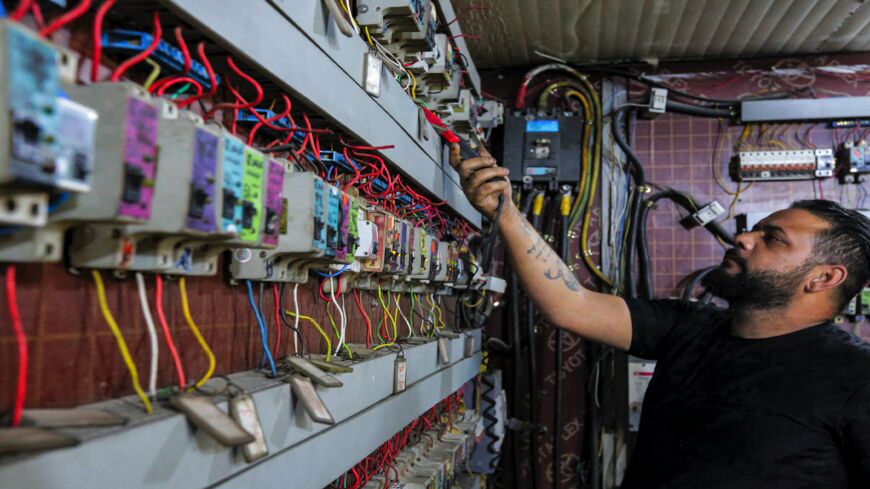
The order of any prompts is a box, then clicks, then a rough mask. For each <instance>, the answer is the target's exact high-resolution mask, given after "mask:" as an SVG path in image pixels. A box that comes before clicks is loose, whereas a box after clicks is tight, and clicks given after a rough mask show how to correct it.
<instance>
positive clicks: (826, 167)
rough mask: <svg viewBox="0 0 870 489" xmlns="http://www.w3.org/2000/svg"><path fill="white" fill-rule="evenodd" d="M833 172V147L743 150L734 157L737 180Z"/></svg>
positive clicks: (821, 175) (808, 176) (802, 177)
mask: <svg viewBox="0 0 870 489" xmlns="http://www.w3.org/2000/svg"><path fill="white" fill-rule="evenodd" d="M833 175H834V152H833V150H831V149H801V150H786V151H741V152H740V153H738V154H737V156H736V157H735V158H734V160H733V161H732V166H731V176H732V177H733V178H734V179H735V180H737V181H744V182H749V181H777V180H812V179H815V178H827V177H831V176H833Z"/></svg>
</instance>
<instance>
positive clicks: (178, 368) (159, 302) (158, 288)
mask: <svg viewBox="0 0 870 489" xmlns="http://www.w3.org/2000/svg"><path fill="white" fill-rule="evenodd" d="M154 288H155V298H154V302H155V304H156V306H157V320H158V321H159V322H160V327H161V328H162V329H163V337H164V338H165V339H166V346H167V347H168V348H169V353H170V354H171V355H172V363H173V364H174V365H175V374H176V375H177V376H178V388H179V389H181V390H183V389H184V386H185V385H186V382H185V381H186V379H185V377H184V366H183V365H182V364H181V357H180V356H179V355H178V349H177V348H175V342H174V341H173V340H172V331H170V330H169V323H167V321H166V314H164V313H163V278H162V277H161V276H160V275H155V276H154Z"/></svg>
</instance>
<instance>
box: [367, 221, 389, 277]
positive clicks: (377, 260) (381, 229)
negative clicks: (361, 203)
mask: <svg viewBox="0 0 870 489" xmlns="http://www.w3.org/2000/svg"><path fill="white" fill-rule="evenodd" d="M366 219H367V220H368V221H369V222H371V223H372V226H373V228H374V232H373V235H374V241H373V246H372V254H371V256H370V257H369V259H367V260H363V262H362V269H363V272H369V273H380V272H382V271H383V270H384V262H385V261H386V254H387V246H388V241H389V240H388V239H387V221H388V219H387V214H386V213H385V212H382V211H376V210H369V211H366Z"/></svg>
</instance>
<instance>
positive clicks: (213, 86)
mask: <svg viewBox="0 0 870 489" xmlns="http://www.w3.org/2000/svg"><path fill="white" fill-rule="evenodd" d="M196 51H197V52H198V53H199V60H200V61H201V62H202V65H203V66H205V71H206V72H208V80H209V82H210V83H211V86H210V87H209V89H208V93H205V94H200V95H194V96H193V97H189V98H186V99H184V100H180V101H178V102H176V104H177V105H178V106H179V107H181V108H184V107H187V106H188V105H190V104H192V103H194V102H196V101H197V100H199V99H201V98H203V97H213V96H214V94H215V93H216V92H217V78H216V77H215V76H214V69H212V67H211V62H210V61H209V60H208V56H206V55H205V43H204V42H200V43H199V44H198V45H197V47H196Z"/></svg>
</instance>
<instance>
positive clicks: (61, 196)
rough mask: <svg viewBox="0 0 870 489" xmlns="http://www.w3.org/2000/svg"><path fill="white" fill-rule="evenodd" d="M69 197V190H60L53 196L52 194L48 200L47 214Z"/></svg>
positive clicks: (64, 202)
mask: <svg viewBox="0 0 870 489" xmlns="http://www.w3.org/2000/svg"><path fill="white" fill-rule="evenodd" d="M69 198H70V193H69V192H61V193H59V194H57V195H55V196H52V199H51V200H50V201H49V202H48V212H49V214H50V213H52V212H54V211H55V210H56V209H57V208H58V207H60V206H62V205H64V204H66V202H67V201H68V200H69Z"/></svg>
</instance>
